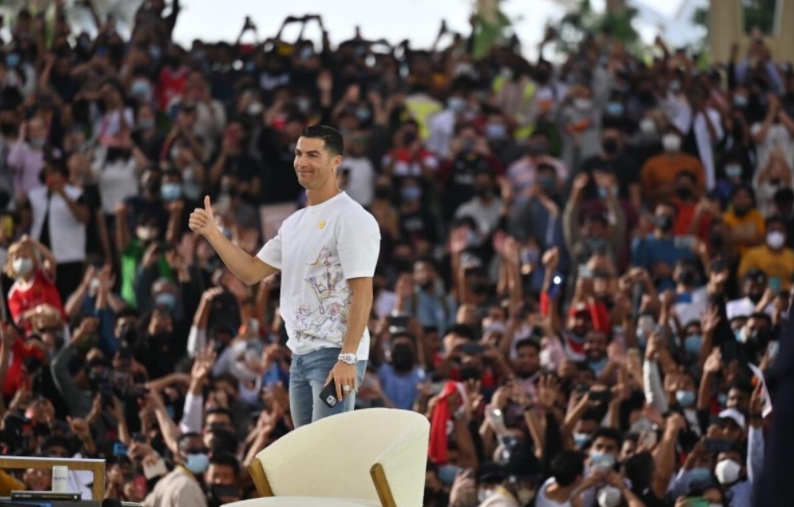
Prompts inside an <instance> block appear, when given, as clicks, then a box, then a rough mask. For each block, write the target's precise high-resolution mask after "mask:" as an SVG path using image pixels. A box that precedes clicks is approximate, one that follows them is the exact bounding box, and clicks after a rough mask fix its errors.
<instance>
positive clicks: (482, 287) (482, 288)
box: [471, 282, 488, 296]
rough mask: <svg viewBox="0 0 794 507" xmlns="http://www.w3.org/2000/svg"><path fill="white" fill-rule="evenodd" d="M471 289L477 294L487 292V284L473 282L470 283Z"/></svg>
mask: <svg viewBox="0 0 794 507" xmlns="http://www.w3.org/2000/svg"><path fill="white" fill-rule="evenodd" d="M471 291H472V292H473V293H474V294H477V295H479V296H481V295H483V294H487V293H488V284H487V283H485V282H474V283H472V284H471Z"/></svg>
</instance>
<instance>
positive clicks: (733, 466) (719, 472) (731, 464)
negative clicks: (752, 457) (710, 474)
mask: <svg viewBox="0 0 794 507" xmlns="http://www.w3.org/2000/svg"><path fill="white" fill-rule="evenodd" d="M741 473H742V466H741V465H740V464H738V463H736V462H735V461H733V460H732V459H725V460H722V461H720V462H719V463H717V467H716V468H715V469H714V475H716V476H717V480H718V481H719V482H720V484H722V485H723V486H726V485H728V484H733V483H734V482H736V481H738V480H739V474H741Z"/></svg>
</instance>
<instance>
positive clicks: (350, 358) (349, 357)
mask: <svg viewBox="0 0 794 507" xmlns="http://www.w3.org/2000/svg"><path fill="white" fill-rule="evenodd" d="M339 360H340V361H342V362H343V363H347V364H349V365H351V366H355V365H356V363H357V362H358V356H357V355H355V354H339Z"/></svg>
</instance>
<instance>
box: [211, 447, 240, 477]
mask: <svg viewBox="0 0 794 507" xmlns="http://www.w3.org/2000/svg"><path fill="white" fill-rule="evenodd" d="M210 465H219V466H226V467H231V468H232V470H234V478H235V479H236V478H238V477H239V476H240V462H238V461H237V458H235V457H234V455H233V454H230V453H228V452H218V453H213V454H212V458H210Z"/></svg>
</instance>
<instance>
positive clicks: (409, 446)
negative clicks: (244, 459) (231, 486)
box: [230, 408, 430, 507]
mask: <svg viewBox="0 0 794 507" xmlns="http://www.w3.org/2000/svg"><path fill="white" fill-rule="evenodd" d="M429 435H430V423H429V422H428V420H427V418H426V417H424V416H422V415H420V414H417V413H414V412H410V411H406V410H396V409H383V408H376V409H367V410H356V411H354V412H348V413H345V414H340V415H335V416H332V417H327V418H325V419H322V420H320V421H317V422H314V423H312V424H309V425H306V426H303V427H301V428H299V429H297V430H295V431H293V432H292V433H289V434H288V435H286V436H284V437H282V438H280V439H279V440H277V441H276V442H274V443H273V444H272V445H271V446H269V447H267V448H266V449H264V450H263V451H262V452H260V453H259V454H258V455H257V457H256V458H257V459H256V460H255V461H254V463H252V464H251V467H250V471H251V476H252V478H253V480H254V484H256V488H257V491H258V492H259V494H260V495H261V496H262V497H264V498H256V499H253V500H245V501H243V502H236V503H234V504H230V507H231V506H233V507H288V506H289V507H292V506H296V507H297V506H301V507H378V506H381V507H421V505H422V496H423V494H424V483H425V467H426V464H427V446H428V441H429Z"/></svg>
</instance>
